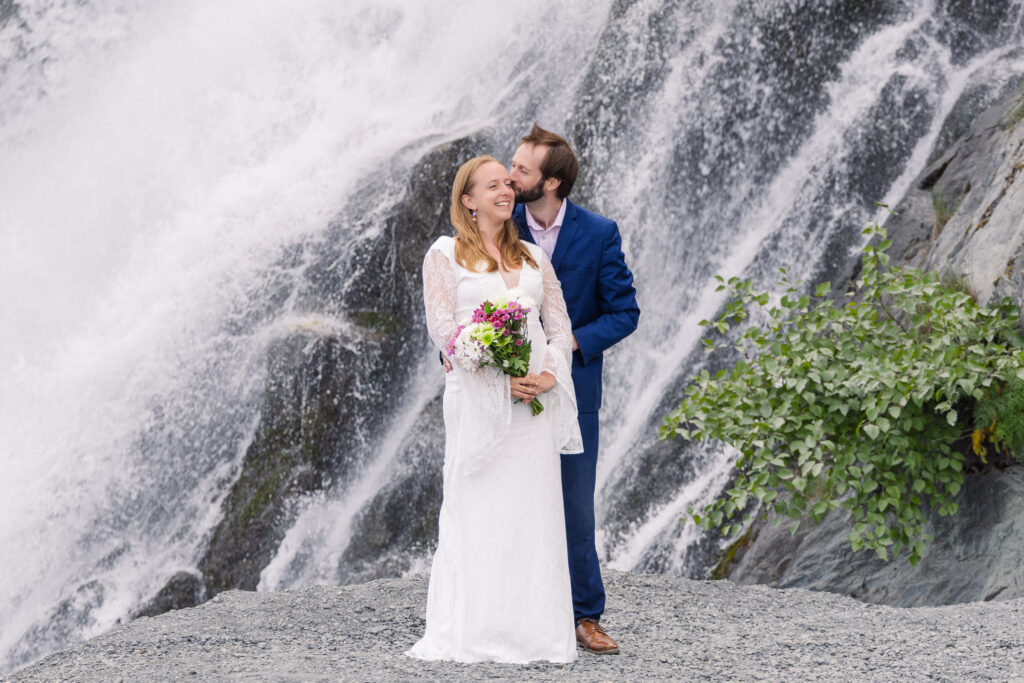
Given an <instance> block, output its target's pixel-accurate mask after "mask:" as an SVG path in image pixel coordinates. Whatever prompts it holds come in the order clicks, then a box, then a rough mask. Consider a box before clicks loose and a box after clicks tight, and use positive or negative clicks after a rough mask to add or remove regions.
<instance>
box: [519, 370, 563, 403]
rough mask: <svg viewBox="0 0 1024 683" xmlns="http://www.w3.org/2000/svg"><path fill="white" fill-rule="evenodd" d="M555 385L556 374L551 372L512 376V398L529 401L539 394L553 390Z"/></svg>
mask: <svg viewBox="0 0 1024 683" xmlns="http://www.w3.org/2000/svg"><path fill="white" fill-rule="evenodd" d="M554 386H555V376H554V375H552V374H551V373H550V372H542V373H541V374H539V375H535V374H533V373H530V374H529V375H527V376H526V377H513V378H512V398H518V399H521V400H522V401H523V402H525V403H529V402H530V401H532V400H533V399H535V398H537V396H538V395H540V394H543V393H545V392H548V391H551V389H552V388H554Z"/></svg>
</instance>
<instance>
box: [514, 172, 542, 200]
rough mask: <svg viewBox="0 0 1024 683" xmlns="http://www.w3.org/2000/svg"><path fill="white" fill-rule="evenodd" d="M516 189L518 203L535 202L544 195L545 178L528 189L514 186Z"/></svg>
mask: <svg viewBox="0 0 1024 683" xmlns="http://www.w3.org/2000/svg"><path fill="white" fill-rule="evenodd" d="M512 189H514V190H515V191H516V204H529V203H530V202H535V201H537V200H538V199H540V198H541V197H543V196H544V179H543V178H541V179H540V180H538V181H537V183H536V184H535V185H534V186H533V187H531V188H530V189H528V190H523V189H521V188H518V187H513V188H512Z"/></svg>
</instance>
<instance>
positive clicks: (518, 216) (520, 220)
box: [512, 204, 537, 244]
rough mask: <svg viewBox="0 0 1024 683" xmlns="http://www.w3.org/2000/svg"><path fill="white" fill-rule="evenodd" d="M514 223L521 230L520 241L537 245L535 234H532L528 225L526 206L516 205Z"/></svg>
mask: <svg viewBox="0 0 1024 683" xmlns="http://www.w3.org/2000/svg"><path fill="white" fill-rule="evenodd" d="M512 222H513V223H515V224H516V227H517V228H518V229H519V239H521V240H523V241H524V242H531V243H533V244H536V243H537V241H536V240H535V239H533V233H532V232H530V228H529V227H527V225H526V205H525V204H516V208H515V209H513V211H512Z"/></svg>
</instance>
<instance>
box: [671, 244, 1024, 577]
mask: <svg viewBox="0 0 1024 683" xmlns="http://www.w3.org/2000/svg"><path fill="white" fill-rule="evenodd" d="M864 232H865V234H866V235H869V236H872V237H873V236H876V235H877V236H879V237H880V238H881V239H882V240H883V241H882V242H881V243H880V244H878V245H877V246H873V245H869V246H867V247H866V248H865V249H864V251H863V256H862V264H863V266H862V270H861V273H860V276H859V278H858V279H857V281H856V283H855V290H854V291H851V292H848V293H847V294H845V295H843V296H839V297H837V300H833V299H832V298H830V297H829V296H828V293H829V290H830V285H829V283H827V282H826V283H824V284H822V285H821V286H819V287H818V288H817V290H816V292H815V294H814V295H813V296H811V295H807V294H801V291H802V285H801V283H799V282H790V281H789V280H788V279H786V278H785V271H783V280H782V282H781V283H780V285H781V286H782V287H784V288H785V294H784V295H783V296H782V297H781V299H780V300H778V303H777V304H774V305H773V304H770V303H769V302H770V301H771V298H770V297H769V295H768V294H767V293H766V292H755V291H754V289H753V285H752V283H751V282H750V281H740V280H739V279H738V278H732V279H730V280H728V281H727V282H726V281H724V280H722V279H721V278H719V280H720V283H721V286H720V287H719V289H720V290H728V292H729V293H730V295H731V297H730V301H729V303H727V304H726V306H725V311H724V313H723V315H722V316H721V317H720V318H719V319H718V320H716V321H715V322H713V323H708V322H707V321H702V323H701V324H702V325H711V326H712V327H713V328H714V329H715V330H717V335H718V338H719V339H720V341H721V342H726V341H728V342H729V343H732V344H734V345H735V346H736V348H737V349H738V351H739V352H740V353H741V354H742V359H741V360H739V361H738V362H736V363H735V365H734V366H733V367H732V368H730V369H726V370H722V371H720V372H718V373H717V374H716V375H714V376H711V375H710V374H709V373H708V372H707V371H702V372H701V373H700V374H699V375H698V376H697V377H696V378H695V380H694V382H693V383H692V384H691V386H690V387H688V389H687V390H686V393H685V398H684V399H683V401H682V403H681V404H680V406H679V408H678V409H676V410H674V411H673V412H672V413H671V414H669V415H668V416H667V417H666V418H665V420H664V424H663V425H662V427H661V437H662V438H673V437H675V436H680V437H682V438H685V439H696V440H698V441H704V440H709V439H714V440H719V441H722V442H725V443H727V444H730V445H731V446H733V447H734V448H735V449H736V450H737V451H738V456H737V460H736V470H737V471H736V476H735V484H734V485H733V487H732V488H731V489H729V490H728V491H727V492H726V494H725V495H724V496H723V497H721V498H720V499H719V500H717V501H716V502H714V503H712V504H710V505H708V506H706V507H705V508H704V509H703V511H701V513H700V514H695V515H693V518H694V520H695V521H696V522H697V523H698V524H700V525H701V526H702V527H704V528H705V529H710V528H712V527H720V528H721V530H722V533H723V534H725V535H727V536H728V535H737V534H739V533H742V531H743V529H744V528H745V527H746V525H747V524H749V521H750V513H749V512H747V510H748V509H749V505H748V503H750V502H751V501H753V500H755V499H756V500H758V501H760V502H761V503H762V504H763V506H762V509H763V510H765V514H767V511H768V510H773V511H774V512H776V513H777V514H779V515H782V516H788V517H790V518H792V519H793V520H794V521H793V522H792V523H791V530H792V531H795V530H796V528H797V527H798V526H799V524H800V521H801V520H802V519H804V518H806V517H809V518H810V519H811V520H813V521H814V522H818V521H820V520H821V519H822V518H823V517H824V516H825V515H826V514H827V513H828V512H829V511H831V510H837V509H845V510H848V511H849V513H850V516H851V523H852V529H851V531H850V535H849V539H850V543H851V545H852V547H853V548H854V550H859V549H871V550H874V551H875V552H876V553H878V555H879V556H880V557H881V558H883V559H889V558H890V557H895V556H896V555H898V554H899V553H900V551H901V549H904V548H905V549H908V550H909V559H910V562H911V564H916V563H917V562H918V561H919V560H920V558H921V553H922V552H923V551H924V548H925V544H926V542H927V541H929V540H930V538H929V537H928V535H927V533H926V529H925V517H924V508H925V506H930V507H931V508H934V509H935V510H937V512H938V514H940V515H951V514H953V513H954V512H955V511H956V507H957V506H956V502H955V501H954V497H955V496H956V494H957V493H958V492H959V491H960V489H961V487H962V485H963V467H964V464H965V457H966V456H965V455H964V454H963V453H962V452H960V451H959V450H955V449H954V448H953V443H954V441H955V440H956V439H957V438H959V437H961V436H962V435H963V428H962V426H961V416H960V413H962V412H965V410H970V408H971V405H972V404H973V402H974V401H977V400H981V399H984V398H985V397H986V392H990V391H991V390H992V388H993V387H995V386H999V385H1005V384H1007V383H1009V382H1011V381H1015V380H1016V379H1017V378H1022V379H1024V351H1022V350H1021V349H1022V347H1024V342H1022V340H1021V337H1020V335H1019V334H1018V333H1017V331H1016V327H1017V324H1018V320H1019V313H1018V310H1017V308H1016V307H1015V306H1013V305H1012V304H1011V303H1010V301H1009V300H1008V299H1005V300H1003V301H1002V302H1001V303H999V304H996V305H994V306H979V305H978V304H977V303H976V302H975V301H974V300H973V299H971V297H970V296H969V295H967V294H966V293H964V292H963V291H960V290H958V289H956V288H953V287H950V286H947V285H943V284H942V283H941V282H940V280H939V278H938V277H937V276H936V275H935V274H934V273H925V272H921V271H919V270H916V269H904V268H897V267H893V268H889V267H888V263H889V257H888V255H887V254H886V253H885V250H886V249H888V247H889V246H890V245H891V242H890V241H888V240H885V230H884V229H882V228H880V227H878V226H877V225H873V226H871V227H869V228H868V229H866V230H865V231H864ZM755 311H756V312H757V315H751V314H752V313H754V312H755ZM732 328H735V329H732ZM704 343H705V345H706V346H707V347H708V348H709V350H712V349H714V347H715V345H716V342H715V341H713V340H711V339H705V340H704ZM809 482H813V488H814V489H815V490H814V491H813V495H812V492H811V490H810V488H812V487H810V486H809ZM690 513H691V514H692V513H693V511H692V510H691V511H690Z"/></svg>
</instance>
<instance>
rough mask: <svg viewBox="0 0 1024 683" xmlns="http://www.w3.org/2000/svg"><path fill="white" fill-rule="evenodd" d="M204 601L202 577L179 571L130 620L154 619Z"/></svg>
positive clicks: (193, 573)
mask: <svg viewBox="0 0 1024 683" xmlns="http://www.w3.org/2000/svg"><path fill="white" fill-rule="evenodd" d="M205 599H206V589H205V587H204V586H203V579H202V577H201V576H200V575H199V574H197V573H195V572H188V571H180V572H177V573H176V574H175V575H174V576H172V577H171V578H170V580H169V581H168V582H167V584H166V585H165V586H164V587H163V588H161V589H160V591H159V592H158V593H157V594H156V596H155V597H153V599H152V600H150V601H149V602H148V603H146V604H145V605H143V606H142V607H141V608H139V609H138V610H136V611H135V612H133V613H132V618H133V619H137V618H138V617H155V616H156V615H158V614H163V613H164V612H170V611H171V610H175V609H185V608H186V607H195V606H196V605H199V604H202V603H203V602H204V600H205Z"/></svg>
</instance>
